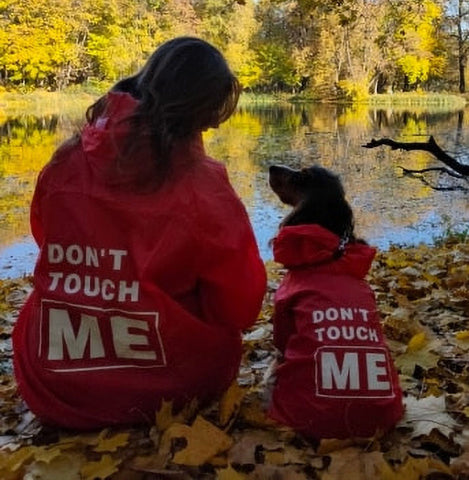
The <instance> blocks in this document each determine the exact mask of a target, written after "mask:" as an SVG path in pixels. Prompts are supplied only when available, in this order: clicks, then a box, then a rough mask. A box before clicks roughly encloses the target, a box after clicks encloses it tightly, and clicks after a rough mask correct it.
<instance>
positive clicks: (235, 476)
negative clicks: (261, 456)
mask: <svg viewBox="0 0 469 480" xmlns="http://www.w3.org/2000/svg"><path fill="white" fill-rule="evenodd" d="M245 479H246V475H245V474H244V473H239V472H237V471H236V470H235V469H234V468H233V467H232V466H231V465H229V466H228V468H223V469H217V480H245Z"/></svg>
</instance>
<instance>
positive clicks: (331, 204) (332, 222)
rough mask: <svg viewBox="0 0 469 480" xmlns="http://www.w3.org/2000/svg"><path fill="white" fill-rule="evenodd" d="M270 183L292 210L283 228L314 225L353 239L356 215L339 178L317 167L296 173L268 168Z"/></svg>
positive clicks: (290, 170) (278, 166)
mask: <svg viewBox="0 0 469 480" xmlns="http://www.w3.org/2000/svg"><path fill="white" fill-rule="evenodd" d="M269 184H270V186H271V188H272V190H273V191H274V192H275V193H276V194H277V195H278V197H279V198H280V200H281V201H282V202H283V203H286V204H287V205H291V206H292V207H293V210H292V212H291V213H290V214H289V215H287V217H286V218H285V219H284V220H283V221H282V223H281V226H287V225H301V224H308V223H315V224H318V225H321V226H322V227H324V228H327V229H328V230H330V231H331V232H334V233H335V234H336V235H338V236H339V237H342V238H346V237H347V238H350V239H351V238H353V213H352V209H351V208H350V205H349V204H348V202H347V201H346V199H345V191H344V188H343V186H342V183H341V181H340V179H339V177H338V176H337V175H335V174H334V173H332V172H330V171H329V170H327V169H325V168H323V167H319V166H317V165H314V166H312V167H309V168H302V169H301V170H294V169H292V168H289V167H285V166H282V165H273V166H271V167H270V169H269Z"/></svg>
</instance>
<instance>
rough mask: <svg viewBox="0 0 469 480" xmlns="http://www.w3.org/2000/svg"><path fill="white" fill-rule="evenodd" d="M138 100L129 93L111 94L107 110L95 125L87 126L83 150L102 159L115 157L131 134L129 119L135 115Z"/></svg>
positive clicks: (83, 138) (107, 102)
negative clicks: (124, 140)
mask: <svg viewBox="0 0 469 480" xmlns="http://www.w3.org/2000/svg"><path fill="white" fill-rule="evenodd" d="M137 106H138V100H136V99H135V98H133V97H132V96H131V95H129V94H128V93H123V92H109V93H108V94H107V95H106V108H105V111H104V112H103V114H102V116H100V117H99V118H98V119H97V120H96V121H95V122H94V123H92V124H87V125H86V126H85V128H84V129H83V133H82V136H81V140H82V145H83V150H84V151H85V152H86V153H88V154H93V156H96V157H100V158H102V157H103V156H104V157H105V158H108V157H110V156H111V157H114V156H115V155H116V153H118V152H119V149H120V148H122V141H123V139H125V138H126V137H127V135H128V133H129V127H130V125H129V121H128V120H129V119H130V118H131V116H132V115H133V114H134V113H135V109H136V108H137Z"/></svg>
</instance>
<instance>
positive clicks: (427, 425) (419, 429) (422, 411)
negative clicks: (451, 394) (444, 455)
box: [400, 395, 458, 438]
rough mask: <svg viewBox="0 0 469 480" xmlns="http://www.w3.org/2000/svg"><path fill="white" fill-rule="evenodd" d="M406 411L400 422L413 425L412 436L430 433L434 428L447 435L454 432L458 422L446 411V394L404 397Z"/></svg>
mask: <svg viewBox="0 0 469 480" xmlns="http://www.w3.org/2000/svg"><path fill="white" fill-rule="evenodd" d="M404 404H405V407H406V409H405V413H404V418H403V419H402V421H401V422H400V425H401V426H406V427H411V428H412V429H413V434H412V436H413V437H414V438H415V437H419V436H420V435H430V433H431V431H432V430H433V429H434V428H437V429H438V430H439V431H440V433H442V434H443V435H445V436H446V437H448V436H450V435H451V433H453V432H454V429H455V427H457V426H458V422H456V420H454V419H453V417H451V416H450V415H448V413H447V411H446V402H445V396H444V395H442V396H441V397H434V396H429V397H424V398H421V399H417V398H415V397H413V396H408V397H406V398H404Z"/></svg>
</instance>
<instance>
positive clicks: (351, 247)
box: [270, 225, 403, 439]
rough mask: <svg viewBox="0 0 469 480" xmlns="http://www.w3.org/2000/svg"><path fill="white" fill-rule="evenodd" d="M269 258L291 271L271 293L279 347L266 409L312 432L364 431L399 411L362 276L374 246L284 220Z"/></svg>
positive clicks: (341, 434)
mask: <svg viewBox="0 0 469 480" xmlns="http://www.w3.org/2000/svg"><path fill="white" fill-rule="evenodd" d="M273 245H274V259H275V260H276V261H277V262H279V263H282V264H284V265H285V266H286V267H287V268H289V271H288V272H287V274H286V275H285V278H284V280H283V282H282V284H281V285H280V287H279V289H278V290H277V292H276V295H275V314H274V319H273V323H274V343H275V345H276V346H277V348H279V349H280V351H281V352H282V353H283V355H284V356H283V361H282V363H281V364H280V366H279V368H278V370H277V380H276V385H275V387H274V390H273V395H272V403H271V406H270V415H271V416H272V417H273V418H274V419H276V420H277V421H279V422H281V423H284V424H286V425H289V426H291V427H292V428H294V429H295V430H297V431H299V432H301V433H303V434H305V435H307V436H310V437H313V438H317V439H319V438H349V437H369V436H372V435H374V434H375V432H376V431H377V430H378V429H379V430H388V429H390V428H392V427H393V426H394V425H395V424H396V423H397V421H398V420H399V419H400V417H401V416H402V412H403V408H402V392H401V389H400V387H399V381H398V376H397V373H396V371H395V369H394V367H393V363H392V359H391V357H390V353H389V350H388V348H387V347H386V344H385V341H384V338H383V335H382V331H381V328H380V323H379V314H378V312H377V309H376V302H375V298H374V294H373V292H372V290H371V288H370V287H369V285H368V284H367V282H366V281H365V280H364V276H365V275H366V273H367V272H368V270H369V268H370V265H371V262H372V260H373V257H374V255H375V250H374V249H373V248H371V247H369V246H367V245H364V244H360V243H351V244H348V245H347V246H346V249H345V252H344V255H343V256H342V257H341V258H340V259H338V260H333V255H334V252H335V251H336V249H337V247H338V246H339V237H337V236H336V235H335V234H333V233H331V232H329V231H328V230H325V229H324V228H322V227H320V226H319V225H299V226H288V227H284V228H282V229H281V230H280V232H279V234H278V236H277V237H276V238H275V239H274V244H273Z"/></svg>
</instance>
